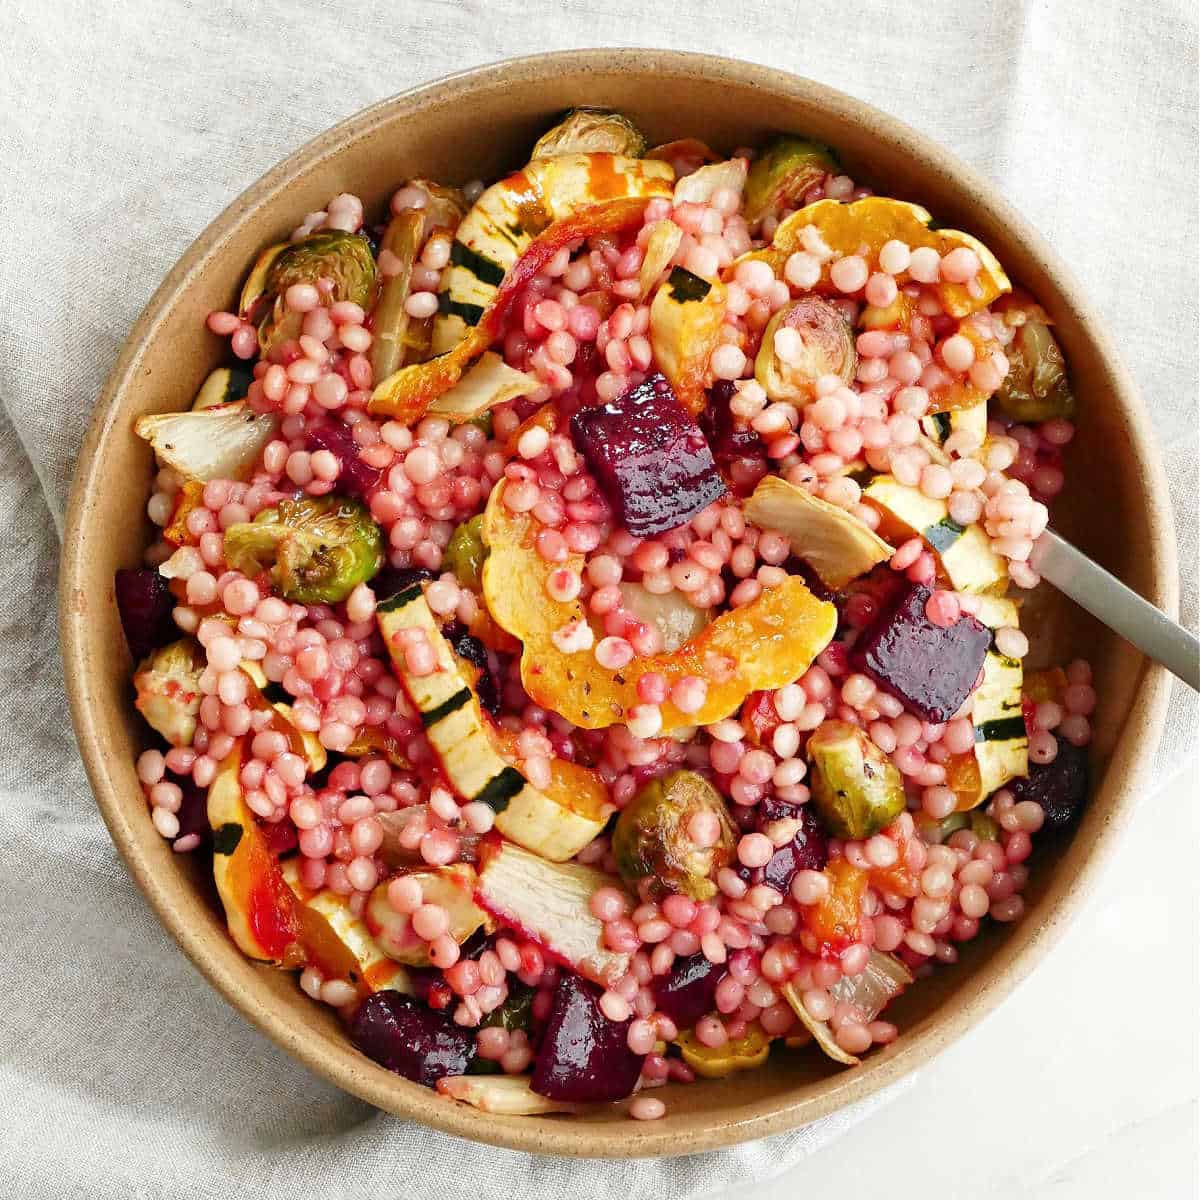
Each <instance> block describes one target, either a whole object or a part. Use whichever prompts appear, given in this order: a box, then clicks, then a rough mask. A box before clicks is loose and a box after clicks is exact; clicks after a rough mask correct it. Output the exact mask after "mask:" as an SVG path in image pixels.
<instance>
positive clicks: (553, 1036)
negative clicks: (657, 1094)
mask: <svg viewBox="0 0 1200 1200" xmlns="http://www.w3.org/2000/svg"><path fill="white" fill-rule="evenodd" d="M629 1025H630V1022H629V1021H620V1022H617V1021H610V1020H609V1019H608V1018H607V1017H606V1016H605V1015H604V1013H603V1012H601V1010H600V993H599V991H597V989H596V988H594V987H593V986H592V985H591V984H590V983H585V982H584V981H583V980H582V979H580V978H579V976H578V975H567V974H564V975H563V976H562V977H561V978H560V979H559V981H558V988H557V990H556V991H555V993H554V1007H553V1008H552V1009H551V1010H550V1019H549V1020H548V1021H547V1023H546V1032H545V1034H544V1036H543V1037H542V1044H541V1048H540V1049H539V1050H538V1056H537V1061H536V1062H535V1063H534V1067H533V1080H532V1084H531V1086H532V1087H533V1090H534V1091H535V1092H537V1093H538V1095H539V1096H549V1097H550V1099H552V1100H569V1101H572V1102H580V1103H586V1102H589V1101H595V1100H620V1099H621V1098H622V1097H623V1096H628V1095H629V1094H630V1092H632V1091H633V1089H634V1087H635V1086H636V1084H637V1081H638V1076H639V1075H640V1074H641V1072H642V1057H641V1055H639V1054H634V1053H633V1051H632V1050H630V1049H629V1045H628V1043H627V1042H626V1037H627V1036H628V1032H629Z"/></svg>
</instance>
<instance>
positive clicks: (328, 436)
mask: <svg viewBox="0 0 1200 1200" xmlns="http://www.w3.org/2000/svg"><path fill="white" fill-rule="evenodd" d="M304 444H305V448H306V449H307V450H309V451H310V452H311V451H313V450H328V451H329V453H330V454H332V455H333V456H334V458H336V459H337V460H338V468H339V469H338V477H337V490H338V491H339V492H340V493H341V494H342V495H344V496H353V497H355V498H356V499H358V500H366V498H367V496H368V495H369V494H370V493H371V492H372V491H373V490H374V488H375V487H376V486H377V485H378V483H379V481H380V479H382V478H383V471H381V470H380V469H379V468H378V467H369V466H367V464H366V463H365V462H363V460H362V459H361V458H359V457H358V449H359V447H358V443H357V442H356V441H355V440H354V435H353V434H352V433H351V432H350V427H349V426H348V425H343V424H342V422H341V421H328V422H326V423H325V424H324V425H321V426H318V427H317V428H316V429H309V430H307V431H306V432H305V438H304Z"/></svg>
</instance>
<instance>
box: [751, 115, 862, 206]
mask: <svg viewBox="0 0 1200 1200" xmlns="http://www.w3.org/2000/svg"><path fill="white" fill-rule="evenodd" d="M838 170H839V165H838V160H837V158H836V157H835V156H834V153H833V151H832V150H830V149H829V147H828V146H822V145H821V144H820V142H810V141H808V140H807V138H799V137H795V136H793V135H792V134H787V133H784V134H780V135H779V136H778V137H775V138H772V139H771V140H770V141H769V142H768V143H767V144H766V146H764V147H763V149H762V152H761V153H760V154H759V156H758V157H757V158H756V159H755V160H754V162H753V163H751V164H750V175H749V177H748V178H747V179H746V199H745V203H744V204H743V206H742V215H743V216H744V217H745V218H746V221H747V223H749V224H753V223H754V222H755V221H758V220H761V219H762V218H763V217H765V216H767V214H768V213H772V212H777V211H778V210H779V209H781V208H783V207H784V206H785V205H793V206H795V205H798V204H799V203H800V201H801V200H802V199H803V198H804V193H805V192H807V191H808V189H809V188H810V187H812V186H813V184H815V183H820V182H821V180H822V179H824V178H825V176H826V175H830V174H834V173H836V172H837V171H838Z"/></svg>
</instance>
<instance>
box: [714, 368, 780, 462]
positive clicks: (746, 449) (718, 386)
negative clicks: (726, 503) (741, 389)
mask: <svg viewBox="0 0 1200 1200" xmlns="http://www.w3.org/2000/svg"><path fill="white" fill-rule="evenodd" d="M736 391H737V388H735V387H734V385H733V380H731V379H718V380H717V382H716V383H715V384H713V386H712V389H711V390H710V391H709V393H708V403H707V404H706V405H705V406H704V410H703V411H702V412H701V413H700V428H701V430H702V431H703V433H704V436H705V437H706V438H707V439H708V444H709V446H711V447H712V452H713V458H715V459H716V460H717V462H719V463H720V464H721V466H723V467H727V466H728V465H729V464H730V463H731V462H733V461H734V460H735V459H738V458H747V457H750V458H765V457H766V455H767V445H766V443H765V442H764V441H763V440H762V437H761V435H759V434H757V433H755V432H754V430H753V429H739V428H738V427H737V425H736V424H735V423H734V420H733V413H732V412H730V410H729V402H730V400H732V399H733V397H734V394H735V393H736Z"/></svg>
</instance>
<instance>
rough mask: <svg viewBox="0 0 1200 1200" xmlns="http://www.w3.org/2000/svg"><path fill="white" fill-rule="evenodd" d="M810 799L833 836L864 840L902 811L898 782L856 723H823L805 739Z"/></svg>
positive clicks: (890, 765) (892, 767)
mask: <svg viewBox="0 0 1200 1200" xmlns="http://www.w3.org/2000/svg"><path fill="white" fill-rule="evenodd" d="M808 758H809V761H810V762H811V763H812V767H813V774H812V780H811V783H810V786H811V788H812V798H813V803H814V804H816V806H817V812H819V813H820V814H821V819H822V820H823V821H824V822H825V825H826V827H827V828H828V829H829V831H830V833H832V834H833V835H834V836H835V837H840V838H867V837H870V836H871V835H872V834H874V833H878V832H879V831H880V830H881V829H883V828H884V827H885V826H887V825H890V824H891V823H892V821H894V820H895V819H896V817H898V816H899V815H900V813H901V811H903V809H904V781H903V780H902V779H901V778H900V772H899V771H898V770H897V769H896V767H895V765H894V764H893V763H892V761H891V760H890V759H889V758H888V757H887V755H885V754H884V753H883V751H882V750H880V749H879V747H878V746H876V745H875V743H874V742H873V741H871V739H870V738H869V737H867V735H866V734H865V733H864V732H863V731H862V730H861V729H859V728H858V727H857V726H854V725H851V724H849V723H848V722H846V721H826V722H825V723H824V724H823V725H821V726H819V727H818V728H817V730H816V732H815V733H813V735H812V736H811V737H810V738H809V739H808Z"/></svg>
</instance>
